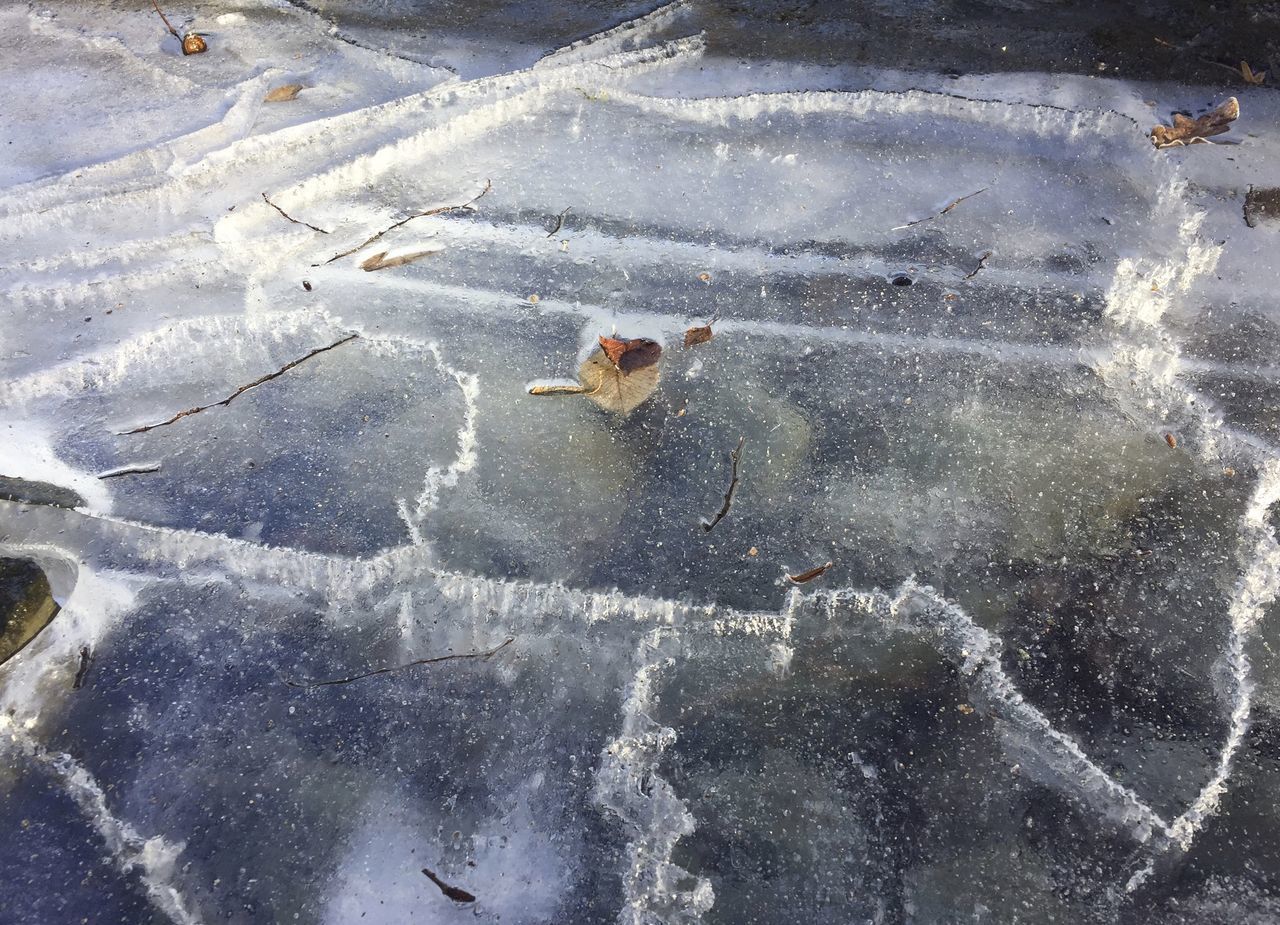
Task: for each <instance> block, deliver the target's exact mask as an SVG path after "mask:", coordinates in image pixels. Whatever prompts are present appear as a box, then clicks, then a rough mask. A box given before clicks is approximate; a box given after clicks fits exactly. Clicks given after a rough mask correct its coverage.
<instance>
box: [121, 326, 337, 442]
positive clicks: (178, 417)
mask: <svg viewBox="0 0 1280 925" xmlns="http://www.w3.org/2000/svg"><path fill="white" fill-rule="evenodd" d="M359 336H360V335H359V334H348V335H347V336H346V337H344V338H342V339H341V340H336V341H334V342H333V343H332V344H330V345H329V346H327V347H317V348H316V349H315V350H312V351H311V352H310V353H308V354H307V355H306V356H300V357H298V359H296V360H290V361H289V362H288V363H286V364H284V366H281V367H280V368H279V369H277V370H276V371H275V372H274V373H267V375H265V376H262V377H261V378H258V379H255V380H253V381H252V382H250V383H249V384H248V385H242V386H240V388H238V389H236V390H235V391H234V392H232V393H231V394H230V395H228V396H227V397H226V398H224V399H222V401H215V402H212V403H211V404H208V405H199V406H197V407H195V408H188V409H187V410H186V411H179V412H178V413H177V414H175V415H174V416H173V417H171V418H168V419H167V420H164V421H159V422H157V423H155V424H143V425H142V426H141V427H135V428H134V429H133V430H122V431H119V432H118V435H119V436H122V437H123V436H128V435H129V434H144V433H146V432H147V431H149V430H155V429H156V428H157V427H166V426H168V425H169V424H172V423H174V422H175V421H180V420H182V419H183V418H185V417H187V416H188V415H192V414H199V413H200V412H201V411H208V410H209V409H210V408H217V407H219V406H222V407H226V406H227V405H229V404H231V403H232V402H233V401H235V400H236V399H237V398H239V397H240V396H241V395H243V394H244V393H245V392H247V391H249V390H250V389H256V388H257V387H258V386H260V385H262V384H263V383H264V382H270V381H271V380H272V379H275V378H276V377H278V376H282V375H284V374H285V373H287V372H288V371H289V370H291V369H293V368H294V367H295V366H297V365H299V364H300V363H305V362H306V361H307V360H309V359H311V358H312V357H313V356H317V355H318V354H321V353H324V352H325V351H327V350H332V349H333V348H334V347H341V346H342V345H343V344H345V343H347V342H348V341H353V340H355V339H356V338H357V337H359Z"/></svg>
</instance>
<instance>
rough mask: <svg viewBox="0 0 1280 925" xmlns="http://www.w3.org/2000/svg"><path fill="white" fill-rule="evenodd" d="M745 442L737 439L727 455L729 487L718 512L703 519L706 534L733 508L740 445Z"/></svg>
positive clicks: (740, 454)
mask: <svg viewBox="0 0 1280 925" xmlns="http://www.w3.org/2000/svg"><path fill="white" fill-rule="evenodd" d="M746 442H747V438H746V437H739V438H738V446H737V448H736V449H734V451H733V452H732V453H730V454H729V462H730V463H731V466H730V470H729V487H728V489H726V490H725V493H724V504H722V505H721V506H720V510H718V511H716V515H715V516H714V517H712V518H711V519H710V520H707V519H706V518H703V521H702V529H703V530H705V531H706V532H707V533H710V532H711V531H712V530H714V529H715V526H716V524H718V523H720V521H722V520H724V518H725V515H726V514H728V513H729V508H730V507H732V506H733V496H734V495H735V494H736V493H737V491H738V462H739V460H741V459H742V445H743V444H744V443H746Z"/></svg>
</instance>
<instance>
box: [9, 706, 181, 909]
mask: <svg viewBox="0 0 1280 925" xmlns="http://www.w3.org/2000/svg"><path fill="white" fill-rule="evenodd" d="M6 734H7V735H6ZM6 739H7V741H8V744H9V745H10V746H11V747H12V748H14V749H15V750H17V751H18V752H19V753H20V754H23V755H26V756H28V757H29V758H31V759H33V760H35V761H36V762H38V763H39V764H41V765H42V766H44V767H45V768H47V769H48V770H49V771H51V772H52V773H53V774H54V775H55V776H56V777H57V778H58V780H59V781H60V782H61V783H62V786H63V789H64V790H65V791H66V794H67V796H69V797H70V798H71V799H72V800H73V801H74V802H75V804H76V806H78V807H79V808H80V811H81V812H82V813H84V815H85V818H86V819H87V820H88V821H89V823H90V824H91V825H92V826H93V827H94V829H95V830H97V833H98V835H99V836H101V838H102V840H103V842H104V843H105V845H106V848H107V851H108V852H109V853H110V855H111V857H112V858H113V859H114V860H115V862H116V866H117V867H118V868H119V869H120V872H121V873H123V874H126V875H128V874H131V873H134V872H135V871H137V873H138V878H139V879H140V880H141V881H142V885H143V886H144V887H145V889H146V891H147V896H148V897H149V898H150V900H151V902H152V904H153V905H155V907H156V908H157V909H159V910H160V911H161V912H163V913H164V914H165V915H167V916H168V917H169V918H170V919H171V920H172V921H173V922H174V923H175V925H199V923H200V921H201V919H200V917H199V916H198V915H196V914H195V913H194V912H192V911H191V909H190V903H188V901H187V900H186V899H185V898H184V897H183V895H182V891H181V890H180V889H179V887H178V885H177V882H176V878H175V874H174V867H175V865H176V863H177V860H178V856H179V855H180V854H181V853H182V850H183V847H184V846H183V845H182V844H176V845H175V844H172V843H170V842H168V841H166V840H165V839H164V838H162V837H160V836H159V835H153V836H152V837H150V838H147V837H145V836H144V835H142V834H141V833H140V832H139V831H138V830H137V829H136V828H134V827H133V826H132V825H131V824H129V823H128V822H126V821H125V820H123V819H121V818H120V817H119V816H117V815H116V814H115V813H113V812H112V811H111V807H109V806H108V805H107V795H106V794H105V793H104V792H103V790H102V787H101V786H100V785H99V784H98V782H97V781H96V780H95V779H94V777H93V775H92V774H90V773H89V771H88V770H87V769H86V768H85V767H84V766H83V765H81V764H79V763H78V762H77V761H76V760H75V759H74V758H72V757H71V756H70V755H67V754H64V753H62V752H53V751H49V750H47V749H46V748H45V747H44V746H42V745H41V744H40V743H39V742H37V741H36V740H35V739H34V738H33V737H32V736H31V734H30V733H29V732H27V731H26V730H25V729H22V728H19V727H18V726H17V725H16V724H15V723H14V722H13V721H12V720H11V719H10V718H9V717H8V716H5V715H0V743H4V742H5V740H6Z"/></svg>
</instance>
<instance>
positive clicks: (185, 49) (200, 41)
mask: <svg viewBox="0 0 1280 925" xmlns="http://www.w3.org/2000/svg"><path fill="white" fill-rule="evenodd" d="M208 50H209V44H208V43H207V42H206V41H205V40H204V38H203V37H202V36H200V35H197V34H196V33H194V32H188V33H187V34H186V35H184V36H183V37H182V53H183V54H184V55H200V54H204V53H205V52H206V51H208Z"/></svg>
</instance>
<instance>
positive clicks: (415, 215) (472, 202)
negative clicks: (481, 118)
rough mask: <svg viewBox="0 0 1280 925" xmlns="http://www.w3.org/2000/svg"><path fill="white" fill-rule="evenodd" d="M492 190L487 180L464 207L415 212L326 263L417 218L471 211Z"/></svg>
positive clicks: (316, 264)
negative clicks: (465, 210)
mask: <svg viewBox="0 0 1280 925" xmlns="http://www.w3.org/2000/svg"><path fill="white" fill-rule="evenodd" d="M491 189H493V182H492V181H490V180H485V181H484V189H482V190H481V191H480V192H479V193H478V194H477V195H476V196H474V197H473V198H471V199H469V200H467V201H466V202H464V203H463V204H462V205H460V206H440V207H439V208H438V209H427V210H426V211H425V212H414V213H413V214H412V215H410V216H409V217H408V218H402V219H400V221H398V222H396V223H395V224H394V225H392V226H391V227H390V228H384V229H382V230H381V231H379V232H378V233H377V234H375V235H373V236H372V237H370V238H369V239H368V240H366V241H364V242H363V243H361V244H357V245H356V246H355V247H352V248H350V249H348V250H345V251H343V252H342V253H341V254H334V255H333V256H332V257H330V258H329V259H328V260H326V261H325V263H333V262H334V261H335V260H341V259H342V258H343V257H349V256H351V255H352V254H354V253H355V252H356V251H360V250H364V249H365V248H366V247H368V246H369V245H370V244H372V243H373V242H374V241H376V240H378V239H379V238H381V237H382V236H383V235H384V234H388V233H389V232H392V231H395V230H396V229H397V228H399V227H400V226H401V225H407V224H409V222H411V221H413V220H414V219H415V218H426V217H427V216H429V215H444V214H446V213H448V212H461V211H462V210H464V209H469V208H471V207H472V206H473V205H475V204H476V203H477V202H478V201H480V200H481V199H483V198H484V196H485V194H486V193H488V192H489V190H491ZM323 265H324V264H320V263H315V264H312V266H316V267H319V266H323Z"/></svg>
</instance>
